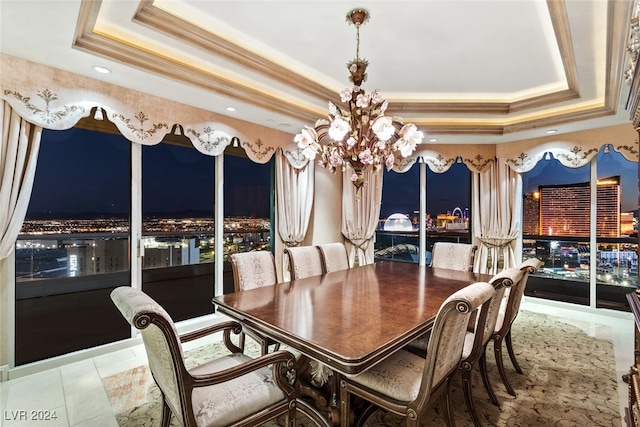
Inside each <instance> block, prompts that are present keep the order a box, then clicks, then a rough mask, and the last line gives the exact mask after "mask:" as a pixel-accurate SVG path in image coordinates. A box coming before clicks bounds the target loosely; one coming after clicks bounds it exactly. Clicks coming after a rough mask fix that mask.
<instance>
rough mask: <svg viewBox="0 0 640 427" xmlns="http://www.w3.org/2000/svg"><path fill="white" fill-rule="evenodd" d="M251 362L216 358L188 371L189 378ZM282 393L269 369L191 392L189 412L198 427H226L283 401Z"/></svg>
mask: <svg viewBox="0 0 640 427" xmlns="http://www.w3.org/2000/svg"><path fill="white" fill-rule="evenodd" d="M249 360H251V358H250V357H248V356H246V355H244V354H232V355H228V356H223V357H220V358H218V359H216V360H213V361H211V362H207V363H205V364H202V365H200V366H197V367H195V368H193V369H191V370H190V371H189V372H190V373H191V374H192V375H203V374H209V373H212V372H219V371H221V370H224V369H227V368H231V367H233V366H237V365H239V364H241V363H244V362H246V361H249ZM284 398H285V396H284V393H283V392H282V390H280V389H279V388H278V386H277V384H276V383H275V381H274V380H273V377H272V373H271V368H269V367H264V368H261V369H258V370H256V371H254V372H251V373H249V374H247V375H243V376H241V377H239V378H235V379H232V380H230V381H227V382H224V383H221V384H216V385H212V386H208V387H198V388H195V389H194V391H193V398H192V399H193V412H194V414H195V418H196V423H197V424H198V426H202V427H205V426H207V427H209V426H228V425H230V424H233V423H234V422H236V421H238V420H240V419H242V418H244V417H245V415H246V414H249V413H253V412H257V411H258V410H260V409H262V408H265V407H267V406H269V405H271V404H273V403H276V402H278V401H280V400H282V399H284Z"/></svg>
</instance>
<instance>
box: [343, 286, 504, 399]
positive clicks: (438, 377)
mask: <svg viewBox="0 0 640 427" xmlns="http://www.w3.org/2000/svg"><path fill="white" fill-rule="evenodd" d="M493 294H494V289H493V286H492V285H490V284H488V283H485V282H478V283H474V284H471V285H469V286H466V287H465V288H463V289H461V290H459V291H457V292H455V293H454V294H452V295H451V296H449V298H447V300H446V301H445V302H444V303H443V304H442V306H441V307H440V310H439V311H438V314H437V315H436V320H435V322H434V326H433V329H432V333H431V335H430V339H429V341H428V345H427V358H426V359H424V358H422V357H420V356H417V355H414V354H412V353H410V352H408V351H405V350H400V351H398V352H396V353H394V354H393V355H391V356H389V357H388V358H386V359H385V360H383V361H382V362H380V363H378V364H376V365H374V366H373V367H372V368H370V369H368V370H367V371H365V372H363V373H362V374H359V375H356V376H352V377H347V381H348V382H350V383H352V384H359V385H362V386H365V387H367V388H370V389H372V390H375V391H377V392H378V393H380V394H382V395H384V396H388V397H390V398H391V399H393V400H399V401H402V402H407V403H408V402H411V401H413V400H415V399H416V397H417V396H418V394H419V393H420V390H421V389H422V390H423V392H424V393H426V394H425V396H427V397H426V398H425V399H424V401H425V402H427V401H428V400H429V398H428V396H429V395H430V393H431V391H432V390H433V388H434V387H435V386H437V385H438V384H440V383H441V382H442V381H443V380H444V379H445V377H447V376H449V375H450V374H451V373H452V372H455V371H456V369H457V367H458V364H459V362H460V357H461V355H462V348H463V345H464V339H465V334H466V330H467V323H468V322H469V318H470V316H471V313H472V312H473V311H474V310H476V309H477V308H478V307H479V306H480V305H482V304H483V303H484V302H485V301H487V300H488V299H490V298H491V297H492V296H493Z"/></svg>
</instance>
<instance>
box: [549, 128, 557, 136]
mask: <svg viewBox="0 0 640 427" xmlns="http://www.w3.org/2000/svg"><path fill="white" fill-rule="evenodd" d="M557 132H558V129H549V130H548V131H547V133H548V134H549V135H551V134H552V133H557Z"/></svg>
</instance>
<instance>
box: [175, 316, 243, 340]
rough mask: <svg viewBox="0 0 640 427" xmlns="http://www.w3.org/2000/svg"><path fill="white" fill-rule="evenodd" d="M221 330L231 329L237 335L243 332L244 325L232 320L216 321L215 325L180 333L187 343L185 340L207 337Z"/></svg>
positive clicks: (181, 338)
mask: <svg viewBox="0 0 640 427" xmlns="http://www.w3.org/2000/svg"><path fill="white" fill-rule="evenodd" d="M220 331H229V332H233V333H234V334H236V335H237V334H240V332H242V325H241V324H240V323H238V322H234V321H232V320H228V321H225V322H220V323H216V324H215V325H211V326H206V327H204V328H201V329H197V330H195V331H190V332H186V333H184V334H182V335H180V342H181V343H185V342H189V341H193V340H195V339H198V338H202V337H206V336H207V335H211V334H214V333H216V332H220Z"/></svg>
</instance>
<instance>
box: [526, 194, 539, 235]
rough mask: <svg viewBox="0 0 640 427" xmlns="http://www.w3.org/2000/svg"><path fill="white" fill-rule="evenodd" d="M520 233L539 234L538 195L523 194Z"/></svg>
mask: <svg viewBox="0 0 640 427" xmlns="http://www.w3.org/2000/svg"><path fill="white" fill-rule="evenodd" d="M522 233H523V234H525V235H538V234H540V193H539V192H537V191H534V192H533V193H530V194H525V195H524V198H523V200H522Z"/></svg>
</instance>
